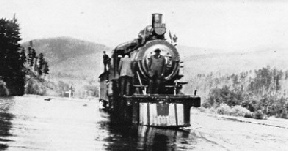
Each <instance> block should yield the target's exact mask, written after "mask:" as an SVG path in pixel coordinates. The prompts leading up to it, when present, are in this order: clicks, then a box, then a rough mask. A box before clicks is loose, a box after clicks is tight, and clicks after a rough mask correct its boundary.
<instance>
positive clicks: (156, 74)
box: [148, 48, 166, 94]
mask: <svg viewBox="0 0 288 151" xmlns="http://www.w3.org/2000/svg"><path fill="white" fill-rule="evenodd" d="M154 52H155V55H153V56H151V58H150V61H149V62H148V70H149V75H150V77H151V79H150V83H149V93H150V94H153V93H159V88H160V86H161V81H162V79H163V74H164V72H165V62H166V60H165V57H164V56H162V55H161V54H160V52H161V50H160V49H158V48H157V49H156V50H155V51H154Z"/></svg>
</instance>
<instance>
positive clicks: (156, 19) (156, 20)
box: [152, 14, 166, 36]
mask: <svg viewBox="0 0 288 151" xmlns="http://www.w3.org/2000/svg"><path fill="white" fill-rule="evenodd" d="M162 16H163V15H162V14H152V28H153V29H154V33H155V34H156V35H159V36H163V35H164V34H165V32H166V25H165V24H163V23H162Z"/></svg>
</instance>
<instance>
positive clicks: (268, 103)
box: [196, 66, 288, 118]
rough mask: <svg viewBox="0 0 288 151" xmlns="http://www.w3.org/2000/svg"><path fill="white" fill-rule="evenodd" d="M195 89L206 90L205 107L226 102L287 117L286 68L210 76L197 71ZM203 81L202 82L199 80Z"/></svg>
mask: <svg viewBox="0 0 288 151" xmlns="http://www.w3.org/2000/svg"><path fill="white" fill-rule="evenodd" d="M197 77H198V78H196V79H198V80H204V81H202V82H198V85H200V86H199V89H200V90H199V91H207V92H208V93H206V94H207V97H206V102H205V103H204V104H203V105H204V106H206V107H211V106H219V105H221V104H227V105H228V106H230V107H234V106H239V105H240V106H242V107H245V108H247V109H248V110H249V111H251V112H257V111H261V112H263V113H264V114H266V115H268V116H269V115H275V116H276V117H283V118H288V112H287V111H288V97H287V94H286V93H287V92H288V89H287V88H288V87H287V86H286V85H287V84H288V71H283V70H279V69H276V68H271V67H269V66H267V67H264V68H262V69H257V70H251V71H246V72H241V73H238V74H231V75H224V76H214V75H213V73H212V74H209V75H207V76H205V75H204V76H203V75H201V76H200V75H197ZM203 83H205V84H203Z"/></svg>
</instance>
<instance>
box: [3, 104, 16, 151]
mask: <svg viewBox="0 0 288 151" xmlns="http://www.w3.org/2000/svg"><path fill="white" fill-rule="evenodd" d="M9 100H10V99H5V101H4V100H2V99H0V150H5V149H7V148H8V145H7V144H6V143H7V142H10V141H12V140H9V139H8V137H11V136H12V134H10V133H9V131H10V129H11V128H12V123H11V120H12V119H13V118H14V115H13V114H10V113H6V112H8V111H9V105H10V104H11V103H7V101H9Z"/></svg>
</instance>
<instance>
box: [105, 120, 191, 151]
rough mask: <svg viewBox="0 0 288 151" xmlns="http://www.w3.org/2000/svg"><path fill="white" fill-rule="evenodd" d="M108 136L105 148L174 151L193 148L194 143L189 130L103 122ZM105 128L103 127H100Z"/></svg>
mask: <svg viewBox="0 0 288 151" xmlns="http://www.w3.org/2000/svg"><path fill="white" fill-rule="evenodd" d="M105 126H106V129H107V130H108V131H109V137H107V138H106V139H104V141H107V142H109V143H108V146H107V148H106V150H123V151H126V150H148V151H150V150H151V151H153V150H154V151H160V150H163V151H176V150H187V149H190V150H191V149H193V146H194V145H195V144H196V142H195V140H194V139H195V138H194V137H193V134H192V135H191V133H190V131H188V130H187V131H186V130H181V129H159V128H153V127H146V126H127V125H126V126H125V125H122V126H121V125H118V124H115V123H107V124H105ZM102 128H105V127H102Z"/></svg>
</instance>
